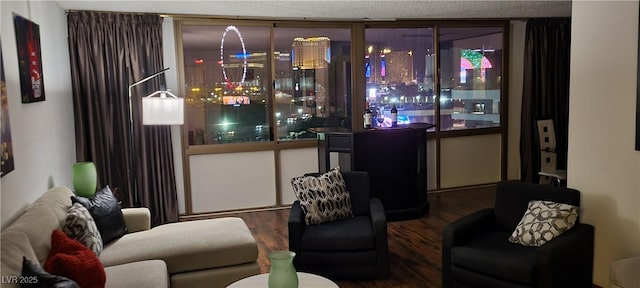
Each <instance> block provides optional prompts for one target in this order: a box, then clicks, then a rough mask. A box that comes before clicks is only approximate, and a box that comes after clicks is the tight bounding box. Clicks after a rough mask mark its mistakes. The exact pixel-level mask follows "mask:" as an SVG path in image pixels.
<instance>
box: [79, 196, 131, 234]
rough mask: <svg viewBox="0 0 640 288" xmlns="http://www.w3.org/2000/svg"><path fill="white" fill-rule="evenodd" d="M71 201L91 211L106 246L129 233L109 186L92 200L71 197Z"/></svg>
mask: <svg viewBox="0 0 640 288" xmlns="http://www.w3.org/2000/svg"><path fill="white" fill-rule="evenodd" d="M71 201H72V202H73V203H80V204H82V206H84V207H86V208H87V210H89V213H91V216H92V217H93V221H95V222H96V226H97V227H98V231H100V236H101V237H102V243H103V244H104V245H106V244H107V243H109V242H111V241H113V240H115V239H118V238H120V237H122V235H124V234H125V233H127V226H126V224H125V223H124V216H122V210H120V205H119V204H118V200H117V199H116V197H115V196H113V193H112V192H111V189H109V186H106V187H104V188H102V189H100V190H98V192H96V194H95V195H93V197H91V198H85V197H81V196H71Z"/></svg>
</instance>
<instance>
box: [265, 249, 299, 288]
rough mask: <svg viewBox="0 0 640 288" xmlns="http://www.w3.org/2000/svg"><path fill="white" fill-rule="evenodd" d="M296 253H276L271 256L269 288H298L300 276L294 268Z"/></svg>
mask: <svg viewBox="0 0 640 288" xmlns="http://www.w3.org/2000/svg"><path fill="white" fill-rule="evenodd" d="M295 256H296V253H295V252H291V251H275V252H272V253H271V254H269V260H270V261H271V268H270V270H269V288H298V274H296V268H295V267H293V257H295Z"/></svg>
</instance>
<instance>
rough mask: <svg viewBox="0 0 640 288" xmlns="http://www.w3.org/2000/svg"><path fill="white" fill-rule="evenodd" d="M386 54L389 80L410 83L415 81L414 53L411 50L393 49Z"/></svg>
mask: <svg viewBox="0 0 640 288" xmlns="http://www.w3.org/2000/svg"><path fill="white" fill-rule="evenodd" d="M384 55H385V57H384V58H385V60H386V80H387V82H389V83H392V82H402V83H410V82H411V81H413V53H412V52H411V51H391V52H388V53H385V54H384Z"/></svg>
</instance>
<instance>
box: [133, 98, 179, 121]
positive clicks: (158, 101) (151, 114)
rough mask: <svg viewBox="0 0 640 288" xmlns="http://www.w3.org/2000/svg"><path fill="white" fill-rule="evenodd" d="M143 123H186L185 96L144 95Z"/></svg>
mask: <svg viewBox="0 0 640 288" xmlns="http://www.w3.org/2000/svg"><path fill="white" fill-rule="evenodd" d="M142 124H143V125H182V124H184V98H173V97H144V98H142Z"/></svg>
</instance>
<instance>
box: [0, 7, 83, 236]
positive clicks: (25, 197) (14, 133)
mask: <svg viewBox="0 0 640 288" xmlns="http://www.w3.org/2000/svg"><path fill="white" fill-rule="evenodd" d="M12 13H17V14H19V15H21V16H23V17H25V18H27V19H30V20H31V21H33V22H34V23H36V24H38V25H39V28H40V42H41V54H42V69H43V71H42V78H43V81H44V91H45V97H46V100H45V101H44V102H35V103H29V104H22V102H21V99H20V86H19V85H20V84H19V74H18V54H17V48H16V39H15V31H14V28H13V15H12ZM0 21H1V33H0V35H1V36H0V41H1V42H2V56H3V61H4V63H2V64H3V66H4V71H5V77H6V84H7V94H8V98H9V99H8V101H9V117H10V123H11V138H12V141H13V149H14V162H15V169H14V170H13V171H12V172H10V173H9V174H7V175H5V176H4V177H2V179H1V180H0V181H1V182H0V200H1V201H0V202H1V205H0V206H1V207H2V208H1V221H2V227H3V228H4V227H6V225H7V224H9V223H10V222H11V221H12V220H13V219H15V217H16V216H18V215H19V214H20V213H21V212H22V211H23V210H24V208H26V207H27V205H29V203H31V202H33V201H34V200H35V199H36V198H38V197H39V196H40V195H42V194H43V193H44V192H45V191H46V190H47V189H48V188H50V187H52V186H70V185H71V165H72V164H73V163H74V162H75V160H76V155H75V151H76V148H75V132H74V122H73V100H72V95H71V70H70V64H69V52H68V51H69V48H68V44H67V32H66V31H67V20H66V14H65V11H64V10H63V9H62V8H61V7H60V6H59V5H58V4H57V3H56V2H52V1H28V2H27V1H0Z"/></svg>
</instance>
